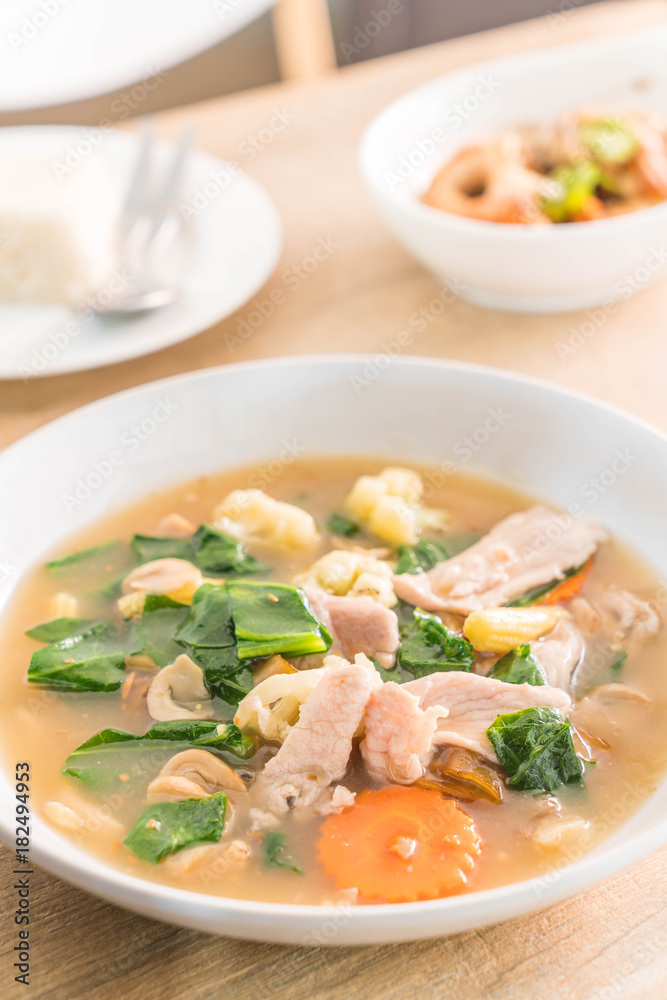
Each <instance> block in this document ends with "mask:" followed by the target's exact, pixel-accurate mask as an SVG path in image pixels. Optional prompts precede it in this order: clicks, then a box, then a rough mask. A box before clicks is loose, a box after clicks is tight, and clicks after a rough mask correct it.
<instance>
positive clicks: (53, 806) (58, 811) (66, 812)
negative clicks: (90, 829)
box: [44, 799, 86, 830]
mask: <svg viewBox="0 0 667 1000" xmlns="http://www.w3.org/2000/svg"><path fill="white" fill-rule="evenodd" d="M44 814H45V816H46V818H47V819H49V820H51V822H52V823H55V824H56V826H60V827H62V828H63V829H64V830H77V829H79V828H80V827H82V826H85V824H86V821H85V820H84V819H83V817H81V816H79V814H78V813H76V812H74V810H73V809H70V807H69V806H66V805H65V803H64V802H58V801H57V800H56V799H51V801H50V802H45V803H44Z"/></svg>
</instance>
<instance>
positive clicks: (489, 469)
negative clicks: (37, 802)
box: [0, 355, 667, 945]
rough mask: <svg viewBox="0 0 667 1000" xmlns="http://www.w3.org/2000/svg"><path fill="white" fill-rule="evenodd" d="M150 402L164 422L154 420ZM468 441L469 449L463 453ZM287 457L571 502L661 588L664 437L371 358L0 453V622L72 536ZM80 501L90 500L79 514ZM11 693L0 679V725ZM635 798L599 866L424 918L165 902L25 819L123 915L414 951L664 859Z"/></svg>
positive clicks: (237, 381)
mask: <svg viewBox="0 0 667 1000" xmlns="http://www.w3.org/2000/svg"><path fill="white" fill-rule="evenodd" d="M381 360H382V359H381ZM385 360H387V359H385ZM158 402H160V403H161V404H162V405H161V407H160V414H161V422H159V423H158V422H157V421H155V420H153V419H152V417H151V413H153V412H155V409H156V404H158ZM491 413H493V414H494V420H493V422H492V424H493V427H494V428H495V429H494V430H489V429H488V428H489V426H490V424H489V416H490V415H491ZM167 414H168V416H167ZM139 424H141V425H142V426H144V427H149V426H150V427H151V431H150V433H147V434H145V435H144V437H143V438H142V443H141V446H140V447H137V441H136V438H133V439H132V441H130V444H129V445H128V444H127V437H128V434H127V429H128V428H129V427H132V426H134V425H139ZM473 439H474V441H475V443H476V447H477V451H473V450H472V448H469V447H467V446H464V445H463V444H462V442H464V441H466V440H467V441H471V440H473ZM287 445H289V446H290V449H292V448H294V446H297V447H298V449H300V450H301V452H302V454H303V455H311V456H312V455H318V454H322V455H349V454H354V453H356V454H358V455H376V456H378V457H384V458H387V459H390V460H395V459H399V460H400V459H401V458H403V459H404V460H406V461H408V462H416V463H422V462H423V463H427V464H429V465H431V466H437V467H439V468H442V469H443V470H448V469H450V468H451V466H452V465H453V464H454V465H458V466H459V467H460V468H462V469H464V470H467V471H470V472H482V473H486V474H487V475H490V476H493V477H495V478H497V479H503V480H505V481H507V482H509V483H510V484H513V485H514V486H515V487H516V488H517V489H521V490H525V491H526V492H527V493H530V494H532V495H538V496H539V495H542V496H544V497H545V498H548V499H549V500H551V501H552V502H553V503H555V504H558V505H559V506H560V507H562V508H564V509H566V508H567V507H568V506H569V504H571V503H573V502H578V503H579V505H580V506H582V507H584V510H585V513H586V514H592V515H593V516H594V517H596V518H598V519H599V520H600V521H601V522H602V523H604V524H605V525H606V526H607V527H608V528H609V529H610V530H611V531H612V532H614V533H615V534H616V535H617V536H618V537H619V538H621V539H623V540H625V541H626V542H628V543H629V544H630V545H632V546H633V547H634V549H635V550H636V551H637V552H638V553H639V554H640V555H642V556H643V557H644V558H646V559H647V560H650V561H651V562H652V563H653V565H654V567H655V568H656V569H657V571H658V572H659V573H661V574H662V576H663V579H664V578H667V532H666V531H665V511H666V510H667V437H665V435H664V434H660V433H659V432H658V431H656V430H654V429H653V428H652V427H650V426H649V425H648V424H645V423H643V422H641V421H639V420H636V419H634V418H633V417H631V416H629V415H628V414H626V413H623V412H622V411H620V410H618V409H616V408H614V407H611V406H606V405H604V404H603V403H600V402H598V401H596V400H593V399H590V398H588V397H586V396H582V395H579V394H577V393H573V392H568V391H566V390H564V389H561V388H557V387H555V386H551V385H549V384H548V383H546V382H540V381H537V380H534V379H527V378H522V377H520V376H517V375H513V374H511V373H509V372H504V371H496V370H493V369H489V368H480V367H477V366H475V365H463V364H454V363H449V362H447V363H443V362H438V361H434V360H432V359H424V358H413V359H404V360H394V361H390V362H389V363H388V364H383V363H382V364H379V363H378V359H377V357H376V358H374V359H373V358H365V357H364V356H359V355H356V356H355V355H352V356H349V357H344V356H332V357H328V358H327V357H321V356H320V357H316V358H286V359H282V360H271V361H262V362H256V363H249V364H238V365H226V366H224V367H222V368H217V369H216V368H213V369H208V370H207V371H204V372H188V373H186V374H184V375H180V376H178V377H176V378H170V379H164V380H163V381H161V382H154V383H152V384H149V385H143V386H139V387H138V388H135V389H131V390H129V391H126V392H122V393H119V394H118V395H115V396H111V397H110V398H108V399H103V400H100V401H98V402H96V403H93V404H91V405H90V406H86V407H84V408H83V409H80V410H76V411H75V412H74V413H70V414H68V415H67V416H65V417H61V418H60V419H59V420H56V421H54V422H53V423H51V424H48V425H47V426H46V427H43V428H41V429H40V430H38V431H36V432H35V433H34V434H31V435H29V436H28V437H26V438H24V439H23V440H22V441H19V442H18V443H17V444H15V445H13V446H12V447H10V448H8V449H7V450H6V451H5V452H3V453H2V454H0V569H1V570H3V571H2V572H0V609H1V608H2V607H3V606H4V605H5V603H6V602H7V600H9V598H10V597H11V595H12V592H13V590H14V588H15V587H16V585H17V583H18V582H19V580H20V577H21V575H22V574H23V573H24V572H25V571H26V570H27V569H28V568H29V567H30V565H31V564H33V563H35V562H36V561H38V560H42V559H43V558H44V555H45V553H47V552H48V551H49V550H50V549H52V548H53V547H54V546H55V545H56V543H58V542H60V541H62V540H63V539H64V538H65V537H66V536H67V535H69V534H70V533H71V532H73V531H77V530H79V529H82V528H83V527H84V526H87V525H91V524H93V523H95V521H97V520H98V519H99V518H101V517H104V516H105V515H106V514H108V513H109V512H110V511H111V510H115V509H117V508H118V507H120V506H121V505H125V504H129V503H132V502H133V501H135V500H138V499H139V498H141V497H144V496H146V495H147V494H149V493H150V492H152V491H155V490H160V489H165V488H168V487H170V486H172V485H175V484H176V483H178V482H179V481H183V480H186V479H188V478H194V477H196V476H199V475H206V474H208V473H211V472H213V471H219V470H222V469H225V468H234V467H235V466H238V465H240V464H248V463H251V462H252V463H257V465H261V466H265V463H268V462H272V463H274V464H278V466H279V465H280V463H279V462H278V463H275V459H276V458H277V457H278V456H279V455H280V454H281V453H282V454H283V456H284V455H285V453H286V451H285V449H286V446H287ZM619 449H620V450H622V451H623V452H624V453H625V452H626V451H628V452H629V453H630V454H631V455H632V456H633V457H634V462H633V464H632V465H630V466H629V467H628V469H627V471H626V472H625V473H624V474H623V475H622V476H619V477H618V478H617V480H616V482H615V483H614V485H613V489H607V491H606V492H605V493H604V494H598V493H594V494H593V497H594V500H596V502H595V503H594V505H591V501H590V499H586V496H587V495H586V494H585V493H584V494H583V495H582V484H583V486H584V487H585V486H586V484H587V483H588V480H589V478H590V477H591V476H599V475H600V474H601V473H602V472H603V470H605V469H608V468H609V465H610V463H612V462H614V460H615V456H616V454H617V452H618V451H619ZM111 453H115V454H116V460H115V461H114V464H113V468H112V464H111V463H110V462H109V461H108V460H107V459H108V456H109V454H111ZM271 467H273V466H271ZM109 470H111V471H110V472H109ZM445 474H446V472H443V476H444V475H445ZM278 475H279V473H278ZM75 493H78V498H77V499H79V498H80V500H79V502H76V503H74V504H72V502H71V501H69V500H68V498H69V497H70V496H74V494H75ZM588 496H589V497H590V491H589V493H588ZM1 687H2V673H1V672H0V710H1V694H2V691H1ZM26 752H28V748H26ZM14 763H15V762H14V761H13V760H7V761H5V762H4V763H3V765H2V766H1V767H0V838H2V839H3V840H4V841H5V842H6V843H8V844H10V845H12V844H13V840H14V837H15V824H14V823H13V822H12V815H13V810H14V806H15V790H14V788H13V787H12V778H13V775H14ZM626 792H627V789H626V788H625V787H622V788H620V789H619V798H618V800H616V801H614V802H610V803H609V806H608V811H609V815H610V816H614V817H616V816H618V815H619V814H618V812H617V810H618V809H619V808H620V810H621V813H620V817H621V818H622V817H623V816H624V815H625V816H626V817H627V819H626V821H625V822H624V823H623V825H622V826H621V827H620V828H618V829H617V830H616V831H615V832H614V833H613V834H612V836H611V837H609V838H608V839H607V840H606V841H604V842H603V843H602V844H600V846H599V847H597V848H596V849H595V850H594V851H592V852H591V853H590V854H586V855H584V856H582V857H578V856H577V855H576V852H573V853H574V856H575V860H574V863H572V864H565V863H564V864H563V865H562V866H561V864H560V863H559V864H558V865H555V866H554V867H553V868H551V869H550V870H548V871H547V872H546V873H545V874H544V875H543V876H541V877H539V878H535V879H531V880H528V881H524V882H518V883H515V884H514V885H508V886H504V887H502V888H500V889H491V890H487V891H484V892H477V893H470V894H467V895H463V896H458V897H451V898H449V899H438V900H432V901H428V902H423V903H401V904H396V905H393V906H392V905H379V906H359V907H350V908H349V909H347V908H343V907H340V906H338V907H333V906H323V907H316V906H302V905H285V904H279V903H260V902H253V901H250V900H235V899H226V898H224V897H218V896H207V895H202V894H197V893H194V892H189V891H185V890H179V889H172V888H169V887H167V886H163V885H157V884H156V883H154V882H150V881H144V880H142V879H139V878H135V877H133V876H131V875H127V874H125V873H123V872H120V871H118V870H116V869H114V868H112V867H109V866H108V865H106V864H104V863H103V862H102V861H100V860H98V859H97V858H94V857H92V856H90V855H88V854H86V853H85V852H84V851H83V850H82V849H81V848H80V847H79V846H77V845H76V844H75V843H74V842H73V841H71V840H68V839H67V838H66V837H65V836H62V835H61V834H60V833H58V832H57V831H56V829H55V828H53V827H50V826H48V825H47V824H46V823H44V822H43V821H42V820H41V819H40V817H39V816H33V817H32V819H31V829H32V845H31V857H32V858H33V859H34V861H35V862H36V863H38V864H40V865H43V866H44V867H45V868H48V869H49V870H50V871H52V872H54V873H55V874H57V875H59V876H60V877H62V878H65V879H68V880H69V881H70V882H73V883H74V884H75V885H79V886H81V887H82V888H84V889H85V890H87V891H88V892H92V893H95V894H97V895H99V896H102V897H103V898H104V899H108V900H111V901H112V902H114V903H117V904H118V905H120V906H125V907H128V908H129V909H132V910H136V911H137V912H139V913H143V914H145V915H147V916H150V917H154V918H156V919H158V920H167V921H171V922H172V923H175V924H180V925H184V926H188V927H196V928H199V929H200V930H204V931H208V932H209V933H213V934H226V935H231V936H232V937H243V938H252V939H255V940H264V941H279V942H286V943H291V944H309V945H314V944H342V945H362V944H378V943H380V942H387V941H407V940H414V939H416V938H427V937H435V936H437V935H441V934H453V933H457V932H459V931H464V930H468V929H469V928H472V927H482V926H484V925H485V924H491V923H496V922H497V921H500V920H508V919H510V918H512V917H517V916H519V915H521V914H524V913H531V912H534V911H537V910H541V909H543V908H544V907H545V906H549V905H552V904H553V903H556V902H558V901H559V900H561V899H565V898H566V897H568V896H571V895H573V894H574V893H577V892H580V891H581V890H582V889H585V888H587V887H588V886H590V885H592V884H593V883H594V882H596V881H598V880H599V879H602V878H606V877H608V876H609V875H612V874H613V873H614V872H617V871H620V870H621V869H622V868H624V867H626V866H627V865H630V864H632V863H633V862H635V861H637V860H638V859H639V858H641V857H643V856H644V855H646V854H648V853H649V852H650V851H653V850H655V849H657V848H658V847H660V846H661V845H662V844H664V843H666V842H667V818H666V816H667V781H665V780H664V779H663V780H662V782H661V785H660V787H659V789H658V790H657V791H656V792H655V794H654V795H653V796H651V798H649V799H648V800H647V801H646V802H645V803H644V804H643V805H642V807H641V808H640V810H639V811H638V812H637V813H636V814H635V815H633V816H628V804H627V799H626V798H625V795H626Z"/></svg>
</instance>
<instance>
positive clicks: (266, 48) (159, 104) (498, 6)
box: [0, 0, 599, 125]
mask: <svg viewBox="0 0 667 1000" xmlns="http://www.w3.org/2000/svg"><path fill="white" fill-rule="evenodd" d="M87 2H88V3H90V4H91V7H90V11H92V10H93V8H94V3H95V0H87ZM319 2H320V0H303V3H305V4H307V5H310V6H311V7H313V6H317V5H318V4H319ZM324 2H325V0H322V3H324ZM596 2H599V0H501V2H499V0H465V2H462V0H328V3H327V6H328V13H329V18H330V22H331V31H332V34H333V52H332V53H331V59H332V60H333V59H335V62H336V63H337V64H338V65H339V66H344V65H346V64H349V63H358V62H363V61H365V60H368V59H374V58H377V57H378V56H383V55H388V54H391V53H393V52H400V51H402V50H405V49H411V48H415V47H417V46H420V45H426V44H428V43H431V42H438V41H442V40H445V39H449V38H456V37H458V36H461V35H466V34H470V33H472V32H477V31H483V30H485V29H487V28H494V27H498V26H500V25H504V24H510V23H513V22H515V21H522V20H525V19H528V18H533V17H539V16H545V15H546V16H549V15H552V16H554V17H558V16H560V17H567V16H568V13H569V12H572V11H574V10H575V9H577V8H579V7H583V6H586V5H588V4H591V3H596ZM48 3H50V4H52V5H53V9H54V11H55V10H56V9H57V8H58V5H59V4H62V5H63V8H62V13H58V20H59V21H61V20H62V21H65V20H66V18H67V17H68V15H69V14H70V12H71V14H74V13H75V11H74V9H73V8H74V5H72V8H68V7H64V3H65V0H46V2H43V3H42V4H40V3H38V0H35V3H34V4H33V5H32V6H34V11H35V16H34V17H33V18H30V19H31V20H35V21H36V20H37V16H38V14H39V12H40V7H45V9H47V10H48ZM251 3H252V0H251ZM5 5H6V6H5ZM241 5H242V3H241V0H206V3H205V6H206V7H207V8H208V10H209V12H210V13H211V15H213V17H214V22H213V23H212V32H211V35H212V36H213V37H212V39H211V40H212V41H214V31H215V28H216V27H217V25H216V24H215V21H217V22H218V23H219V25H221V26H222V25H224V22H225V19H227V18H229V17H230V15H235V14H236V13H237V11H238V10H239V9H240V8H241ZM270 5H271V0H264V2H262V0H259V2H258V6H257V9H258V10H259V11H260V12H259V16H258V17H257V18H256V19H254V20H252V21H251V23H249V24H247V25H245V26H243V27H242V28H241V29H240V30H239V31H237V32H236V33H235V34H233V35H232V37H229V38H226V39H225V40H223V41H221V42H218V43H217V44H211V45H210V46H209V47H205V46H206V40H204V41H203V42H202V43H201V44H200V45H199V47H198V49H197V48H195V51H199V54H197V55H194V56H192V57H191V58H188V59H185V60H184V61H180V62H178V63H177V64H176V65H175V66H173V68H171V67H172V64H171V63H170V67H169V73H168V75H167V77H166V78H165V79H164V80H161V84H160V87H158V88H156V91H155V92H154V93H149V94H148V95H147V97H146V99H145V100H142V103H141V113H142V114H146V113H150V112H153V111H160V110H163V109H165V108H170V107H177V106H179V105H185V104H191V103H193V102H195V101H201V100H205V99H206V98H211V97H217V96H220V95H223V94H229V93H232V92H234V91H239V90H245V89H248V88H252V87H259V86H262V85H265V84H270V83H274V82H276V81H278V80H280V79H281V78H284V77H286V76H287V77H289V76H290V69H289V67H286V66H285V65H282V66H281V59H280V51H279V50H280V47H281V46H280V38H278V43H279V44H278V48H277V46H276V41H277V39H276V28H277V27H278V31H279V32H280V26H279V25H278V26H277V25H276V22H275V17H274V15H273V14H272V12H270V11H268V10H267V8H268V7H269V6H270ZM3 6H4V11H3V12H2V14H0V16H1V17H2V18H3V20H4V21H5V25H4V27H5V33H6V35H7V38H8V39H9V40H10V42H11V28H12V27H15V28H17V29H18V28H20V25H21V22H22V19H24V18H25V15H26V13H27V14H28V16H29V17H30V13H31V11H32V7H30V9H29V7H27V6H26V4H25V3H24V2H23V0H3ZM285 6H288V5H285ZM12 7H14V8H15V12H14V14H13V15H12V14H11V12H10V8H12ZM387 8H389V9H390V10H391V12H392V16H391V19H390V20H389V22H388V23H386V24H384V25H383V26H382V30H381V31H378V32H377V33H374V32H373V30H372V29H371V31H369V32H366V31H365V30H364V28H365V26H367V25H368V24H371V25H372V24H373V22H374V21H375V22H376V21H377V18H378V17H380V18H381V17H382V12H383V11H385V10H386V9H387ZM293 9H294V10H295V11H296V15H292V18H293V17H294V16H295V17H296V20H297V22H298V19H299V17H300V10H301V11H303V10H305V9H306V8H304V7H303V6H301V8H300V7H299V2H298V0H297V2H296V3H294V4H293ZM190 10H191V11H192V7H191V6H190ZM79 11H80V9H79ZM12 16H13V18H14V21H13V22H12ZM24 23H25V21H24ZM74 23H75V22H74V20H73V21H72V24H74ZM295 32H296V33H297V34H298V24H296V23H294V21H293V20H292V19H290V22H288V24H287V25H286V26H285V27H284V28H283V36H286V44H287V45H288V46H289V45H290V44H291V42H292V38H291V36H292V35H293V34H294V33H295ZM223 33H224V31H222V30H221V31H220V35H222V34H223ZM14 38H15V41H14V43H13V46H11V47H13V48H14V49H15V50H16V48H17V45H18V46H20V47H21V48H22V47H23V41H22V37H21V36H20V35H18V36H17V35H16V34H15V35H14ZM27 38H29V35H28V36H27ZM283 43H284V44H285V37H284V38H283ZM39 44H40V39H37V40H36V41H35V42H34V46H33V43H32V42H30V46H31V48H33V47H37V46H38V45H39ZM284 44H283V48H284ZM26 47H27V45H26ZM193 48H194V47H193ZM202 50H203V51H202ZM17 54H20V55H21V58H23V55H22V52H21V51H20V49H19V52H18V53H17ZM283 62H284V54H283ZM160 68H163V67H160ZM136 79H139V77H135V80H136ZM129 83H130V81H129V80H128V81H127V84H128V85H129ZM121 94H122V88H120V89H118V90H117V91H113V92H107V93H105V94H104V95H103V96H98V97H92V98H88V99H86V100H80V101H73V102H70V103H67V104H61V103H53V102H52V101H45V102H42V103H44V104H45V103H48V104H51V105H52V106H49V107H40V108H37V106H36V105H33V106H32V107H28V108H27V109H26V110H24V109H21V110H7V108H8V106H9V107H11V106H12V105H11V103H10V104H9V105H8V104H7V102H6V101H5V102H2V101H1V100H0V125H14V124H30V123H37V122H40V123H58V122H63V123H68V122H71V123H86V124H89V123H95V122H96V121H99V120H100V118H102V117H103V116H104V115H106V114H107V113H108V111H109V107H110V106H111V104H112V103H113V101H114V100H115V99H116V98H117V97H119V96H120V95H121Z"/></svg>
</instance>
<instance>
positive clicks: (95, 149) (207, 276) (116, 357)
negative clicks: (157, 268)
mask: <svg viewBox="0 0 667 1000" xmlns="http://www.w3.org/2000/svg"><path fill="white" fill-rule="evenodd" d="M94 131H96V132H97V134H96V135H94V136H93V135H92V132H94ZM95 141H97V145H94V142H95ZM19 149H20V150H21V151H34V152H35V153H37V154H41V155H46V156H52V157H54V159H56V160H57V162H58V163H59V164H64V165H65V166H67V165H68V164H76V162H77V156H80V155H81V152H83V159H84V161H85V160H86V159H87V157H93V156H94V157H96V158H97V160H98V163H99V164H101V166H102V167H103V168H104V170H105V171H108V173H109V174H110V176H111V177H112V178H113V179H114V182H115V183H117V184H118V185H119V187H120V188H121V189H123V190H124V188H125V185H126V184H127V180H128V177H129V174H130V170H131V168H132V165H133V163H134V158H135V156H136V152H137V138H136V137H135V136H134V135H131V134H125V133H123V132H115V131H107V132H104V131H100V130H99V129H98V130H91V129H88V130H86V127H84V128H72V127H69V126H49V125H47V126H25V127H17V128H7V129H2V130H0V156H3V155H5V153H6V152H8V151H10V150H11V151H14V150H19ZM157 152H158V158H162V157H164V158H168V157H169V155H170V153H171V147H170V146H169V145H168V144H167V143H160V144H159V146H158V149H157ZM190 159H191V162H190V167H189V176H188V178H187V180H186V182H185V185H184V192H183V198H182V203H183V204H184V205H186V206H187V209H188V211H187V212H186V213H185V214H186V215H187V216H188V218H189V220H190V221H189V223H188V228H189V237H188V239H189V244H190V246H191V248H192V261H191V266H190V268H189V269H188V270H187V271H186V273H185V278H184V284H183V288H182V291H181V294H180V296H179V298H178V300H177V301H176V302H175V303H174V304H173V305H171V306H168V307H166V308H164V309H159V310H157V311H155V312H152V313H147V314H145V315H143V316H137V317H128V318H125V319H122V320H111V319H101V318H99V317H95V318H92V319H89V320H88V321H81V320H78V319H77V317H76V316H75V314H74V313H73V312H71V311H70V310H69V309H67V308H65V307H62V306H41V305H40V306H27V305H14V304H7V303H0V378H4V379H16V378H22V379H29V378H33V377H37V376H42V375H60V374H63V373H64V372H72V371H81V370H83V369H87V368H98V367H100V366H102V365H110V364H114V363H116V362H119V361H126V360H127V359H128V358H136V357H138V356H140V355H142V354H149V353H150V352H151V351H157V350H159V349H160V348H162V347H168V346H169V345H170V344H175V343H177V342H178V341H180V340H186V339H187V338H188V337H192V336H194V334H196V333H199V332H201V331H202V330H205V329H206V328H207V327H209V326H212V325H213V324H214V323H217V322H219V321H220V320H221V319H224V318H225V317H226V316H229V315H230V314H231V313H233V312H234V311H235V310H236V309H239V308H240V307H241V306H242V305H243V303H244V302H246V301H247V300H248V299H249V298H251V297H252V296H253V295H254V294H255V292H256V291H257V290H258V289H259V288H261V286H262V285H263V284H264V282H265V281H266V279H267V278H268V277H269V275H270V274H271V272H272V271H273V269H274V268H275V266H276V264H277V262H278V258H279V255H280V250H281V246H282V227H281V223H280V218H279V215H278V212H277V209H276V207H275V205H274V204H273V202H272V201H271V199H270V198H269V196H268V195H267V194H266V192H265V191H264V189H263V188H262V187H260V185H259V184H257V182H256V181H254V180H252V178H250V177H248V176H247V175H246V174H244V173H243V172H241V171H240V170H239V169H238V168H236V167H235V166H234V169H235V170H236V172H235V173H232V172H231V171H230V164H227V163H225V162H224V161H223V160H219V159H217V158H216V157H214V156H210V155H208V154H207V153H202V152H198V151H195V152H194V153H193V154H192V156H191V158H190ZM73 169H78V167H77V166H74V167H73ZM83 169H85V165H84V167H83ZM195 206H196V213H197V214H195V215H192V214H190V212H189V210H190V209H192V208H193V207H195ZM73 321H74V322H75V323H76V328H72V327H71V326H69V324H70V323H72V322H73ZM75 330H76V332H75Z"/></svg>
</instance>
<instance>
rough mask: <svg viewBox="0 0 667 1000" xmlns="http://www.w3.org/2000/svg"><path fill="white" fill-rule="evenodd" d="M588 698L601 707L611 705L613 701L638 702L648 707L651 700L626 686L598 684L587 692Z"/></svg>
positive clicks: (635, 689)
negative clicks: (595, 700) (594, 700)
mask: <svg viewBox="0 0 667 1000" xmlns="http://www.w3.org/2000/svg"><path fill="white" fill-rule="evenodd" d="M588 697H589V698H596V699H597V701H599V702H600V704H601V705H611V704H613V702H615V701H640V702H644V704H646V705H650V703H651V699H650V698H647V697H646V695H645V694H642V692H641V691H638V690H637V688H633V687H630V686H629V685H628V684H618V683H612V684H600V685H599V687H596V688H593V689H592V690H591V691H589V692H588Z"/></svg>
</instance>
